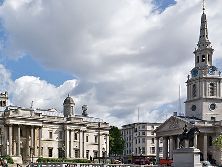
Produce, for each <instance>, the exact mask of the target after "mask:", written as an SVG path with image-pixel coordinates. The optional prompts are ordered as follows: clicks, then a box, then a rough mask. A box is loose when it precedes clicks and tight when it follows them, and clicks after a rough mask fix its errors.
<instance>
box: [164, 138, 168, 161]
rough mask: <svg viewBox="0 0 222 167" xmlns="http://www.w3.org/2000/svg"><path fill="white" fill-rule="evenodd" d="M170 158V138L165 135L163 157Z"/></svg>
mask: <svg viewBox="0 0 222 167" xmlns="http://www.w3.org/2000/svg"><path fill="white" fill-rule="evenodd" d="M167 158H168V139H167V137H163V159H167Z"/></svg>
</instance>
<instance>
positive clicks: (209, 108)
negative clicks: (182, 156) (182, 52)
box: [155, 8, 222, 164]
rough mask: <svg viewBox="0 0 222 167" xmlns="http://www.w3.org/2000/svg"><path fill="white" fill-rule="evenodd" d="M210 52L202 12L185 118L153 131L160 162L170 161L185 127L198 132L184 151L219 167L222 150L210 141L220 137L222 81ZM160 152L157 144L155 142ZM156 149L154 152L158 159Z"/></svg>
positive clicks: (175, 117) (188, 84)
mask: <svg viewBox="0 0 222 167" xmlns="http://www.w3.org/2000/svg"><path fill="white" fill-rule="evenodd" d="M213 51H214V49H213V48H212V46H211V42H210V41H209V37H208V28H207V17H206V14H205V9H204V8H203V13H202V16H201V26H200V35H199V41H198V43H197V48H196V49H195V51H194V52H193V53H194V57H195V67H193V69H191V72H190V75H188V78H187V81H186V84H187V99H186V101H185V116H178V115H177V114H176V113H175V114H174V116H172V117H170V118H169V119H168V120H166V121H165V122H164V123H163V124H162V125H160V126H159V127H158V128H157V129H156V131H155V132H156V136H157V141H158V140H159V139H160V138H162V139H163V158H164V159H167V158H169V159H172V158H173V150H175V149H177V148H178V147H179V139H178V135H179V134H181V133H182V132H183V128H184V126H185V124H186V125H187V126H188V130H189V129H190V128H192V127H194V126H196V127H198V128H199V130H200V133H199V134H196V135H195V136H194V137H193V139H192V140H190V141H186V142H185V143H184V145H185V146H186V147H191V146H194V147H197V148H198V149H200V151H201V157H202V158H201V159H202V160H209V161H211V162H216V164H221V160H222V154H221V150H220V149H219V148H217V147H215V146H214V145H213V144H212V141H213V140H214V139H215V138H216V137H217V136H219V135H220V134H221V133H222V82H221V81H222V77H221V72H220V71H219V70H218V68H217V67H215V66H214V65H213V57H212V56H213ZM157 148H159V142H157ZM158 152H159V149H157V159H159V156H158Z"/></svg>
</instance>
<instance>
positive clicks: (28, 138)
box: [25, 126, 30, 157]
mask: <svg viewBox="0 0 222 167" xmlns="http://www.w3.org/2000/svg"><path fill="white" fill-rule="evenodd" d="M26 129H27V130H26V149H25V151H26V156H27V157H29V156H30V141H29V140H30V137H29V135H30V129H29V126H26Z"/></svg>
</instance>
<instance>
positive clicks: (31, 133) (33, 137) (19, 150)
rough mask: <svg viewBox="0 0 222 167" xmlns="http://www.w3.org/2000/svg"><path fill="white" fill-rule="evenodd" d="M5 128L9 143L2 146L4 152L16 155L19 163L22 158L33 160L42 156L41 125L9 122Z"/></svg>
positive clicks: (6, 141)
mask: <svg viewBox="0 0 222 167" xmlns="http://www.w3.org/2000/svg"><path fill="white" fill-rule="evenodd" d="M10 121H12V120H10ZM10 121H9V122H10ZM4 130H5V135H4V141H5V143H7V144H6V145H5V146H4V147H3V148H2V149H3V150H2V152H5V154H7V155H10V156H12V157H15V159H16V162H17V163H21V162H22V159H23V160H26V161H32V160H33V159H34V160H35V159H36V158H37V157H38V156H41V147H42V141H41V136H42V126H41V125H31V124H27V125H25V124H24V123H23V124H19V122H18V123H17V124H13V123H11V124H10V123H8V124H5V126H4ZM37 148H38V149H37Z"/></svg>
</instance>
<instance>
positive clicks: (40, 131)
mask: <svg viewBox="0 0 222 167" xmlns="http://www.w3.org/2000/svg"><path fill="white" fill-rule="evenodd" d="M41 150H42V127H39V150H38V155H39V157H41Z"/></svg>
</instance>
